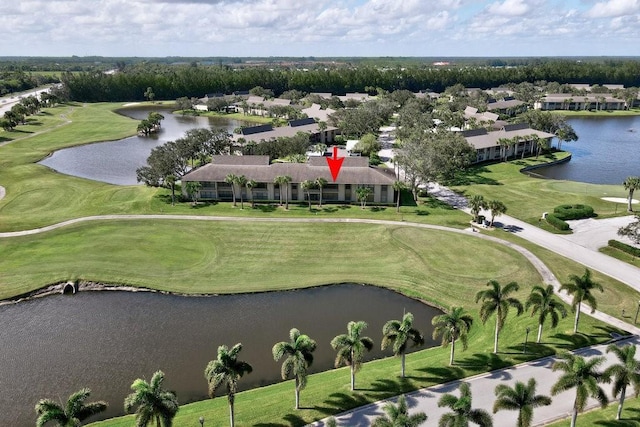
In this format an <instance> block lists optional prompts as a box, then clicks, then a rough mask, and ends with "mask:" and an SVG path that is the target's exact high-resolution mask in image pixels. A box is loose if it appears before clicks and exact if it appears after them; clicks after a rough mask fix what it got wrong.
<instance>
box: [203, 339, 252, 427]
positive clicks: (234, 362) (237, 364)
mask: <svg viewBox="0 0 640 427" xmlns="http://www.w3.org/2000/svg"><path fill="white" fill-rule="evenodd" d="M240 350H242V344H240V343H238V344H236V345H234V346H233V347H232V348H231V350H229V347H227V346H226V345H221V346H220V347H218V358H217V359H216V360H212V361H210V362H209V364H207V367H206V368H205V370H204V376H205V378H206V379H207V382H208V383H209V396H211V398H212V399H213V398H214V396H215V392H216V390H217V389H218V387H220V386H226V387H227V398H228V400H229V420H230V422H231V427H234V426H235V418H234V411H233V408H234V407H233V404H234V401H235V397H236V391H237V390H238V380H239V379H240V378H242V376H243V375H244V374H250V373H251V371H253V367H251V365H250V364H248V363H247V362H243V361H242V360H238V353H240Z"/></svg>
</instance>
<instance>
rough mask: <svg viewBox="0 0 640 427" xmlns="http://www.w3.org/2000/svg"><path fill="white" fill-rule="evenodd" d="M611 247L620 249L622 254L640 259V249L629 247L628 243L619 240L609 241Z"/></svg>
mask: <svg viewBox="0 0 640 427" xmlns="http://www.w3.org/2000/svg"><path fill="white" fill-rule="evenodd" d="M609 246H611V247H612V248H616V249H620V250H621V251H622V252H626V253H628V254H629V255H633V256H636V257H640V248H636V247H635V246H631V245H627V244H626V243H622V242H621V241H619V240H609Z"/></svg>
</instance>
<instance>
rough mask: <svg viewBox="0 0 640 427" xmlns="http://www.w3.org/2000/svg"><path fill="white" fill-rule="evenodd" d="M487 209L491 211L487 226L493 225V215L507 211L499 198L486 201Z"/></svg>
mask: <svg viewBox="0 0 640 427" xmlns="http://www.w3.org/2000/svg"><path fill="white" fill-rule="evenodd" d="M487 209H489V210H490V211H491V223H490V224H489V227H493V220H494V219H495V217H497V216H500V215H502V214H503V213H506V212H507V207H506V206H505V204H504V203H502V202H501V201H500V200H490V201H489V202H487Z"/></svg>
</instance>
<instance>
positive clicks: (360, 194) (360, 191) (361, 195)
mask: <svg viewBox="0 0 640 427" xmlns="http://www.w3.org/2000/svg"><path fill="white" fill-rule="evenodd" d="M372 193H373V190H371V188H370V187H358V188H356V197H357V198H358V201H359V202H360V207H362V209H364V208H366V207H367V199H368V198H369V196H371V194H372Z"/></svg>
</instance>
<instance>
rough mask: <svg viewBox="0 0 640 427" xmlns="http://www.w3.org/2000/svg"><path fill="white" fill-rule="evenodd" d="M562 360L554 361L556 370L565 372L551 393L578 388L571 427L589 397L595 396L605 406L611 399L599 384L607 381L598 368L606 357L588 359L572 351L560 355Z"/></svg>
mask: <svg viewBox="0 0 640 427" xmlns="http://www.w3.org/2000/svg"><path fill="white" fill-rule="evenodd" d="M560 358H561V360H558V361H556V362H554V363H553V366H552V369H553V370H554V371H563V372H564V373H563V374H562V376H561V377H560V378H558V381H557V382H556V383H555V384H554V385H553V387H551V394H552V395H553V396H555V395H556V394H558V393H562V392H563V391H566V390H570V389H572V388H575V389H576V398H575V400H574V402H573V414H572V416H571V427H575V425H576V419H577V418H578V412H580V411H582V410H583V409H584V407H585V405H586V404H587V399H588V398H589V397H593V398H595V399H596V400H598V402H600V405H601V406H602V407H603V408H604V407H605V406H606V405H607V403H608V402H609V400H608V399H607V395H606V394H605V393H604V390H602V387H600V386H599V385H598V384H599V383H601V382H605V380H606V377H605V376H604V375H603V374H602V372H599V371H597V370H596V369H597V368H598V366H600V365H601V364H602V363H603V362H604V360H605V358H604V357H603V356H600V357H592V358H591V359H589V360H586V359H585V358H584V357H582V356H576V355H574V354H571V353H565V354H563V355H561V356H560Z"/></svg>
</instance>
